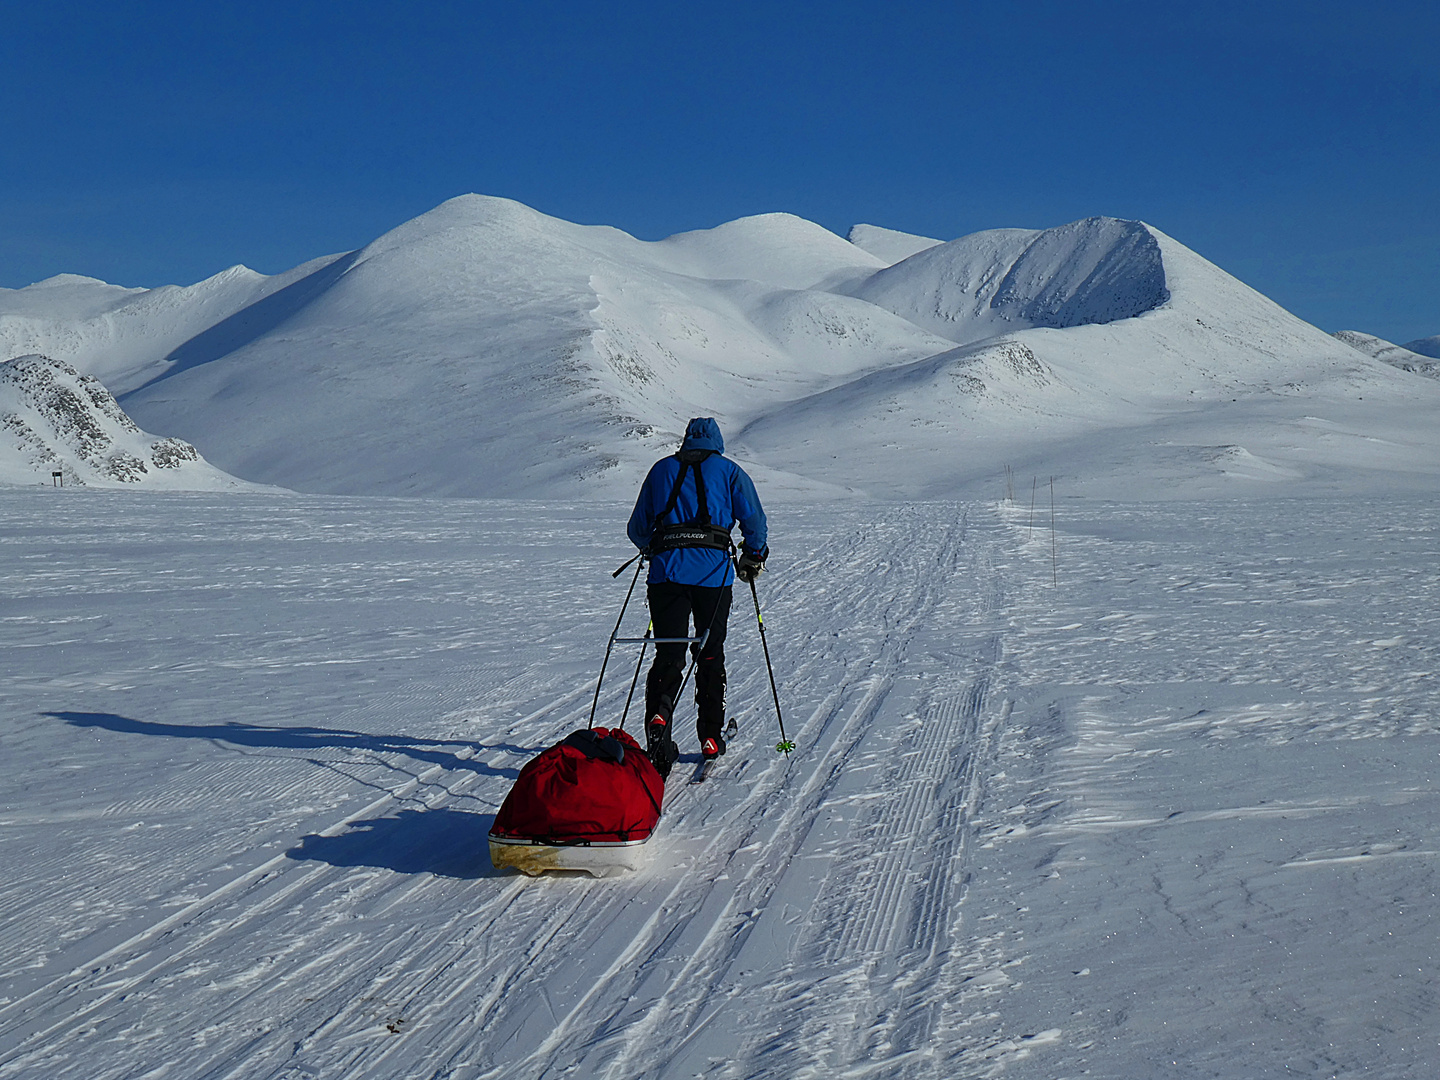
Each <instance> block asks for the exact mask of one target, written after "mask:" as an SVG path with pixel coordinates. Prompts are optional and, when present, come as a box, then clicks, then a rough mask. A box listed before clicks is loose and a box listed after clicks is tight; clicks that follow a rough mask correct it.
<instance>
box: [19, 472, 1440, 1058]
mask: <svg viewBox="0 0 1440 1080" xmlns="http://www.w3.org/2000/svg"><path fill="white" fill-rule="evenodd" d="M997 486H998V485H997ZM772 510H773V513H772V523H773V532H774V536H775V538H776V539H775V550H776V555H775V556H774V560H773V570H772V571H770V572H768V573H766V574H765V575H764V576H763V577H762V578H761V582H760V596H761V601H762V604H763V606H764V611H765V619H766V627H767V632H768V634H769V640H770V645H771V651H772V655H773V657H774V660H775V667H776V677H777V681H778V683H779V686H780V690H781V694H782V696H783V703H784V708H785V716H786V726H787V730H788V731H789V732H790V734H791V736H792V737H793V738H794V739H795V741H796V742H797V744H798V749H797V750H796V752H795V753H794V754H792V755H791V756H790V758H789V759H788V761H787V760H786V759H785V758H784V757H782V756H781V755H778V754H776V753H775V751H774V749H773V747H774V744H775V741H776V739H777V738H778V731H777V730H776V729H775V727H774V715H773V703H772V701H771V699H770V688H769V684H768V680H767V677H766V674H765V668H764V663H763V659H762V657H761V653H760V646H759V639H758V635H756V633H755V630H754V624H753V613H752V614H751V616H750V618H748V619H747V618H746V617H745V614H744V608H743V605H742V606H741V607H740V608H738V609H737V610H736V612H735V613H734V615H733V616H732V626H731V634H730V639H729V646H730V647H729V649H728V651H729V653H730V655H731V661H730V665H729V666H730V671H731V692H730V697H731V703H732V711H733V713H734V715H735V717H736V718H737V720H738V721H739V724H740V734H739V737H738V738H737V739H735V740H734V741H733V742H732V744H731V747H732V749H731V751H730V753H728V754H727V755H726V757H725V758H724V759H723V761H722V763H721V766H720V767H719V768H718V769H717V772H716V775H715V777H714V778H713V779H712V780H710V781H707V782H706V783H705V784H702V785H690V784H688V783H683V782H682V783H680V784H679V785H678V786H675V787H674V788H673V790H672V791H671V792H669V793H667V794H668V795H669V799H668V801H669V810H668V812H667V813H666V815H665V817H664V818H663V819H662V822H661V827H660V829H659V831H658V832H657V835H656V837H655V839H654V840H653V841H652V842H651V844H650V845H649V846H650V849H651V850H650V852H649V853H650V859H651V861H650V865H649V866H648V867H647V868H646V869H645V870H644V871H642V872H639V873H636V874H631V875H626V876H624V877H620V878H617V879H608V880H603V881H597V880H594V879H591V878H589V877H588V876H586V875H551V876H546V877H544V878H541V879H537V880H530V879H526V878H523V877H520V876H518V875H512V874H503V875H501V874H497V873H495V872H494V870H493V869H492V868H491V866H490V864H489V860H488V854H487V845H486V834H487V832H488V829H489V826H490V823H491V821H492V820H493V814H494V812H495V810H496V808H497V807H498V805H499V803H500V801H501V799H502V798H503V797H504V795H505V793H506V791H507V790H508V789H509V787H510V784H511V783H512V782H513V779H514V777H515V775H516V774H517V772H518V770H519V768H520V767H521V765H523V764H524V762H525V761H526V760H528V759H529V758H530V757H532V756H533V755H534V754H535V753H537V752H538V751H539V750H540V749H541V748H543V747H544V746H546V745H548V744H549V743H551V742H553V741H555V740H556V739H558V738H560V737H562V736H563V735H564V734H565V733H567V732H568V731H570V730H571V729H573V728H575V727H578V726H581V725H583V723H584V722H585V719H586V717H587V716H588V713H589V709H590V702H591V697H592V694H593V691H594V683H593V679H594V676H595V673H596V670H597V668H598V664H599V661H600V658H601V655H602V654H603V652H604V644H605V635H606V634H607V633H608V632H609V630H610V628H611V626H613V625H614V618H615V614H616V611H617V610H618V606H619V603H620V600H621V596H622V593H623V588H624V583H623V582H616V581H614V580H612V579H611V578H610V576H609V570H610V569H611V568H613V567H614V566H615V565H616V564H617V562H618V561H620V558H623V556H624V555H625V554H627V553H626V552H625V551H624V547H623V542H622V541H620V539H619V536H620V531H621V521H620V518H621V517H622V516H623V515H622V514H621V513H620V512H617V511H616V510H615V508H613V507H608V506H604V507H602V506H578V505H577V506H570V507H567V506H559V507H556V506H545V505H541V504H526V503H503V502H461V501H455V502H448V501H438V500H416V501H405V500H387V499H342V498H310V497H274V496H248V495H247V496H232V497H223V496H210V495H196V496H187V495H172V496H162V495H153V494H106V493H97V492H84V491H80V492H75V491H69V490H66V491H64V492H61V491H24V492H9V493H5V494H3V495H0V590H3V594H0V600H3V607H0V634H3V636H0V648H3V653H4V655H3V657H0V660H3V668H0V670H3V671H4V673H5V675H4V679H3V681H0V706H3V709H4V712H3V716H4V717H5V722H4V726H3V728H0V763H3V767H0V859H3V865H4V866H5V868H6V874H5V875H4V877H3V879H0V1080H40V1078H44V1080H54V1078H71V1077H74V1078H84V1080H92V1078H98V1080H132V1078H137V1080H138V1078H140V1077H164V1076H183V1077H186V1078H187V1080H189V1078H192V1077H195V1078H205V1080H219V1078H236V1080H238V1078H241V1077H243V1078H244V1080H251V1078H256V1077H258V1078H262V1080H265V1078H274V1080H280V1078H292V1080H293V1078H303V1077H312V1076H321V1077H328V1076H346V1077H360V1078H364V1077H370V1078H374V1080H379V1078H382V1077H384V1078H411V1077H413V1078H416V1080H420V1078H426V1080H429V1078H446V1080H473V1078H480V1077H488V1078H507V1080H508V1078H510V1077H526V1078H529V1077H551V1078H555V1077H563V1076H575V1077H580V1076H585V1077H589V1076H596V1077H602V1078H607V1080H621V1078H624V1080H632V1078H633V1077H636V1076H645V1077H647V1078H648V1077H691V1076H696V1075H700V1076H707V1077H717V1078H727V1080H729V1078H742V1077H743V1078H750V1077H757V1078H758V1077H766V1078H768V1077H787V1078H788V1077H797V1076H798V1077H820V1076H826V1077H829V1076H832V1075H838V1076H844V1077H857V1078H858V1077H877V1078H886V1080H888V1078H912V1077H913V1078H929V1077H937V1078H946V1080H949V1078H957V1080H971V1078H975V1080H978V1078H986V1077H995V1076H999V1075H1002V1074H1003V1075H1004V1076H1005V1077H1007V1078H1018V1080H1057V1078H1061V1077H1071V1076H1080V1075H1084V1076H1086V1077H1088V1078H1090V1080H1097V1078H1100V1080H1131V1078H1133V1077H1135V1076H1176V1077H1179V1076H1192V1075H1206V1076H1215V1077H1220V1078H1223V1080H1232V1078H1233V1080H1248V1078H1250V1077H1253V1076H1261V1075H1263V1076H1271V1075H1287V1074H1292V1073H1298V1074H1302V1075H1314V1076H1345V1075H1358V1074H1361V1073H1363V1074H1365V1075H1366V1076H1373V1077H1379V1078H1384V1080H1392V1078H1394V1080H1399V1078H1401V1077H1404V1078H1407V1080H1408V1078H1409V1077H1414V1076H1428V1075H1433V1074H1435V1072H1436V1069H1437V1068H1440V1042H1437V1036H1436V1034H1435V1025H1434V1023H1433V1018H1434V1016H1435V1009H1436V1004H1437V1001H1440V979H1437V977H1436V973H1437V964H1440V959H1437V956H1436V950H1435V935H1434V932H1433V928H1434V919H1435V915H1436V911H1437V902H1440V901H1437V893H1436V883H1435V882H1436V868H1437V866H1440V843H1437V836H1440V833H1437V828H1440V826H1437V822H1440V801H1437V800H1440V720H1437V717H1440V684H1437V682H1436V680H1435V677H1434V673H1435V672H1436V671H1437V670H1440V525H1437V524H1436V522H1435V518H1434V513H1433V505H1432V503H1431V501H1430V500H1429V499H1428V498H1426V499H1413V500H1409V499H1405V498H1403V497H1399V498H1397V497H1395V496H1385V497H1377V498H1373V499H1369V498H1354V497H1349V498H1327V499H1324V500H1309V499H1294V500H1279V499H1270V500H1264V501H1257V502H1253V503H1246V502H1240V501H1209V502H1197V503H1193V504H1180V503H1167V504H1158V505H1156V504H1152V505H1143V504H1138V503H1137V504H1133V505H1107V504H1094V503H1067V502H1063V501H1062V504H1061V508H1060V514H1059V529H1058V537H1057V539H1056V540H1052V537H1051V535H1050V534H1049V531H1048V529H1047V528H1046V527H1045V526H1046V525H1048V520H1046V519H1047V517H1048V515H1045V514H1041V515H1040V521H1041V522H1043V523H1044V524H1039V523H1037V524H1036V525H1035V527H1033V528H1032V525H1031V521H1030V516H1029V514H1028V511H1027V509H1026V508H1021V507H1005V506H1001V507H999V508H997V507H996V506H995V505H993V504H991V505H983V504H954V503H920V504H877V503H858V502H857V503H850V504H831V505H826V506H791V507H784V506H779V507H772ZM617 556H618V557H619V558H617ZM1052 558H1055V559H1056V561H1055V562H1054V563H1052ZM635 618H636V620H637V621H642V620H643V618H644V615H643V612H637V613H635ZM637 632H638V628H637ZM632 662H633V661H632ZM623 669H624V664H623V663H620V664H619V666H618V668H617V670H623ZM628 681H629V680H628V678H625V679H617V680H616V682H615V684H614V686H613V687H607V689H606V691H605V693H604V694H603V695H602V699H601V708H600V717H601V719H602V721H604V722H611V723H613V721H614V719H616V717H617V714H618V712H619V710H620V708H621V705H622V703H623V700H624V695H625V693H626V691H627V690H628ZM686 707H687V708H688V703H687V706H686ZM681 715H682V722H683V725H684V726H683V728H682V730H683V733H684V735H685V737H686V738H685V740H684V749H685V750H686V752H687V761H686V762H685V763H684V764H682V766H681V767H680V768H681V772H680V773H677V775H679V776H680V777H681V778H682V781H683V776H684V771H685V770H687V769H688V768H691V767H693V764H694V755H695V751H696V749H697V748H696V747H695V745H694V742H693V735H692V734H691V729H690V728H689V726H688V725H689V723H690V719H689V717H690V716H693V714H686V713H684V712H682V714H681ZM636 720H637V717H635V716H633V715H632V717H631V722H632V724H633V723H635V722H636Z"/></svg>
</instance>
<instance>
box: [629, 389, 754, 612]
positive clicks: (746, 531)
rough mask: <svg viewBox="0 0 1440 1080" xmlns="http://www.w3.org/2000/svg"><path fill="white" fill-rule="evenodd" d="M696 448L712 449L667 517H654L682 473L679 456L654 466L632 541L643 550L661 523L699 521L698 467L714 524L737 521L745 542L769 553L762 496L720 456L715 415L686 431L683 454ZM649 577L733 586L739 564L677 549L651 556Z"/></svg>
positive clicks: (714, 552)
mask: <svg viewBox="0 0 1440 1080" xmlns="http://www.w3.org/2000/svg"><path fill="white" fill-rule="evenodd" d="M692 451H702V452H703V451H711V452H710V453H709V454H708V455H706V456H705V457H704V459H703V460H701V461H700V462H698V463H697V464H694V465H692V466H691V471H689V472H687V473H686V475H685V480H684V482H683V483H682V484H681V486H680V493H679V497H678V498H677V499H676V502H675V509H674V510H672V511H671V512H670V514H669V515H667V517H666V518H665V520H664V521H657V520H656V518H658V517H659V516H660V513H661V511H663V510H664V509H665V505H666V503H668V502H669V501H670V493H671V491H672V490H674V487H675V478H676V477H677V476H679V475H680V467H681V466H680V456H679V454H674V455H671V456H670V457H666V458H661V459H660V460H659V461H657V462H656V463H655V464H654V465H653V466H652V467H651V469H650V474H649V475H648V476H646V477H645V483H644V484H642V485H641V486H640V497H639V498H637V499H636V500H635V510H634V512H633V513H632V514H631V515H630V524H629V526H628V528H627V530H626V531H627V532H628V533H629V535H630V542H631V543H633V544H634V545H635V546H636V547H637V548H640V549H641V550H642V551H643V550H644V549H645V548H647V547H649V546H650V540H651V538H652V537H653V536H654V535H655V527H656V526H657V525H678V524H682V523H684V522H690V521H693V520H695V518H696V516H697V515H698V514H699V512H700V500H699V497H698V495H697V494H696V490H695V475H694V470H699V472H700V474H701V476H702V478H703V480H704V482H705V508H706V509H707V510H708V511H709V512H710V521H711V523H712V524H714V525H718V526H720V527H721V528H722V529H732V528H734V527H735V525H736V523H737V522H738V523H739V525H740V532H741V535H742V536H744V538H745V546H746V547H747V548H749V549H750V550H751V551H757V552H763V551H765V550H766V547H765V545H766V541H767V539H768V532H767V530H766V526H765V511H764V510H763V509H762V508H761V506H760V496H759V495H757V494H756V492H755V485H754V483H753V482H752V481H751V480H750V477H749V476H747V475H745V470H744V469H742V468H740V466H739V465H736V464H735V462H733V461H731V460H730V459H729V458H726V457H722V456H721V455H722V454H723V453H724V451H725V440H724V439H723V438H722V437H721V435H720V425H719V424H717V423H715V421H714V420H713V419H712V418H710V417H708V416H701V417H696V418H695V419H694V420H691V421H690V424H689V426H688V427H687V428H686V429H685V441H684V442H683V443H681V444H680V453H681V454H686V456H687V457H694V456H696V455H695V454H693V453H689V452H692ZM646 580H647V581H649V583H650V584H652V585H656V584H660V583H662V582H666V581H674V582H678V583H680V584H683V585H711V586H716V585H729V584H730V583H731V582H733V581H734V580H735V568H734V564H733V563H731V561H730V556H729V554H728V553H726V552H724V551H721V550H719V549H718V548H706V547H683V548H673V549H671V550H670V551H662V552H659V553H657V554H656V555H654V556H653V557H652V558H651V559H650V574H649V577H648V578H647V579H646Z"/></svg>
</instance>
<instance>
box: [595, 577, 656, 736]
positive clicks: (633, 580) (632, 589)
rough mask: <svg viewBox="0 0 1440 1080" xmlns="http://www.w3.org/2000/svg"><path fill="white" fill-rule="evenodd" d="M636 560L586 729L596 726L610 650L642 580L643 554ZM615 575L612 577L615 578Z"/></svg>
mask: <svg viewBox="0 0 1440 1080" xmlns="http://www.w3.org/2000/svg"><path fill="white" fill-rule="evenodd" d="M636 558H637V559H639V564H638V565H637V566H636V567H635V576H634V577H632V578H631V579H630V588H629V589H627V590H626V591H625V602H624V603H623V604H621V605H620V618H618V619H616V620H615V629H614V630H612V631H610V643H609V644H608V645H606V646H605V659H604V660H602V661H601V662H600V677H599V678H598V679H596V680H595V700H594V701H592V702H590V722H589V723H588V724H586V725H585V726H586V728H593V727H594V726H595V710H596V709H597V708H599V706H600V687H601V686H602V685H603V684H604V682H605V666H606V665H607V664H609V663H610V650H611V649H613V648H615V635H616V634H618V633H620V624H621V623H622V622H624V621H625V609H626V608H628V607H629V606H630V597H631V596H633V595H634V594H635V583H636V582H637V581H639V580H640V571H641V570H642V569H643V568H644V566H645V556H644V555H643V554H641V555H638V556H636ZM629 565H630V564H629V563H626V564H625V566H629ZM625 566H622V567H621V568H620V570H624V569H625ZM620 570H617V571H615V574H618V573H619V572H620ZM615 574H611V575H610V576H611V577H614V576H615Z"/></svg>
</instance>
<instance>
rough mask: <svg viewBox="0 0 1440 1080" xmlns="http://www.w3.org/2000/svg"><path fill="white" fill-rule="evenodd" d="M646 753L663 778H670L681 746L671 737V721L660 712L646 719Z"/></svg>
mask: <svg viewBox="0 0 1440 1080" xmlns="http://www.w3.org/2000/svg"><path fill="white" fill-rule="evenodd" d="M645 753H646V754H647V755H648V756H649V758H650V761H651V763H652V764H654V766H655V771H656V772H658V773H659V774H660V779H661V780H666V779H668V778H669V776H670V770H671V769H672V768H673V767H674V765H675V762H676V761H678V760H679V759H680V747H678V746H676V745H675V740H674V739H672V738H671V737H670V722H669V721H668V720H666V719H665V717H663V716H662V715H660V714H659V713H656V714H655V715H654V716H652V717H651V718H650V719H649V720H647V721H645Z"/></svg>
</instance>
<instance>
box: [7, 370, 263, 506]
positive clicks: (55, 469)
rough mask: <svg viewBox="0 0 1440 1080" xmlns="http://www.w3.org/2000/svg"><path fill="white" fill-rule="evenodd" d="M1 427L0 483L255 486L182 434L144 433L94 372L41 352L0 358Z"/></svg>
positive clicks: (209, 487) (190, 487) (204, 487)
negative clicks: (211, 460)
mask: <svg viewBox="0 0 1440 1080" xmlns="http://www.w3.org/2000/svg"><path fill="white" fill-rule="evenodd" d="M0 433H3V434H0V438H3V443H0V483H6V484H36V483H39V484H46V485H51V486H54V485H58V484H65V485H69V486H72V487H74V486H84V485H86V484H97V485H100V486H115V485H135V484H141V485H146V486H150V487H163V488H170V489H181V490H207V491H208V490H215V489H219V488H232V489H234V488H249V487H253V486H254V485H251V484H247V483H245V482H244V481H240V480H236V479H235V478H234V477H230V476H226V475H225V474H224V473H222V472H220V471H219V470H217V469H214V468H212V467H211V466H210V465H208V464H207V463H206V462H205V461H204V459H203V458H201V457H200V455H199V453H198V452H197V451H196V450H195V447H193V446H191V445H190V444H189V443H187V442H185V441H184V440H182V439H176V438H161V437H158V436H155V435H147V434H146V433H145V432H143V431H141V430H140V429H139V428H138V427H136V426H135V423H134V421H132V420H131V419H130V417H128V416H126V415H125V412H124V410H122V409H121V408H120V406H119V404H117V403H116V401H115V398H114V397H113V396H111V394H110V392H109V391H108V390H106V389H105V387H104V386H103V385H102V384H101V382H100V380H99V379H97V378H95V376H93V375H82V374H80V372H78V371H76V370H75V369H74V368H73V367H71V366H70V365H69V364H67V363H64V362H63V361H59V360H52V359H50V358H49V357H47V356H39V355H34V356H21V357H17V358H16V359H14V360H7V361H5V362H4V363H3V364H0ZM57 474H58V475H57Z"/></svg>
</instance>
